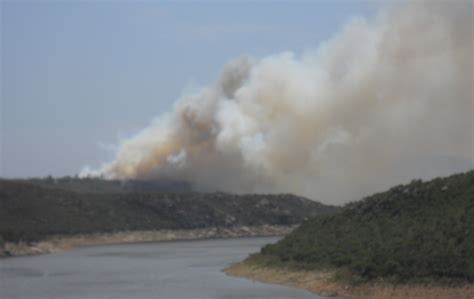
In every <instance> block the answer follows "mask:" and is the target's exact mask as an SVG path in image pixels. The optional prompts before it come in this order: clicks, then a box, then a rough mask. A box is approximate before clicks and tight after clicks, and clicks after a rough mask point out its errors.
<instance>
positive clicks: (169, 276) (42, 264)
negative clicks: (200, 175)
mask: <svg viewBox="0 0 474 299" xmlns="http://www.w3.org/2000/svg"><path fill="white" fill-rule="evenodd" d="M277 240H278V238H239V239H216V240H204V241H176V242H152V243H138V244H120V245H107V246H94V247H83V248H78V249H75V250H72V251H68V252H62V253H56V254H49V255H40V256H30V257H15V258H7V259H2V260H0V298H1V299H13V298H21V299H28V298H34V299H46V298H48V299H56V298H57V299H72V298H80V299H105V298H108V299H122V298H127V299H129V298H133V299H141V298H143V299H145V298H146V299H151V298H156V299H217V298H219V299H249V298H255V299H257V298H258V299H267V298H268V299H279V298H281V299H288V298H298V299H299V298H301V299H303V298H305V299H310V298H311V299H314V298H322V297H318V296H316V295H313V294H311V293H309V292H307V291H304V290H300V289H295V288H289V287H284V286H278V285H271V284H263V283H259V282H254V281H251V280H246V279H242V278H235V277H230V276H227V275H225V274H224V273H223V272H222V269H223V268H225V267H226V266H228V265H229V264H231V263H234V262H237V261H240V260H242V259H244V258H245V257H246V256H248V254H249V253H252V252H256V251H258V250H259V248H260V247H261V246H263V245H264V244H267V243H271V242H275V241H277Z"/></svg>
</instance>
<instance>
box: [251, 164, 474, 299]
mask: <svg viewBox="0 0 474 299" xmlns="http://www.w3.org/2000/svg"><path fill="white" fill-rule="evenodd" d="M246 263H247V264H249V265H257V266H263V267H267V268H268V267H277V268H279V269H287V270H288V271H290V272H291V271H336V272H335V273H336V274H335V276H334V279H336V280H337V279H342V280H346V282H347V281H351V282H368V281H380V280H383V281H390V282H394V283H406V282H422V283H425V282H442V281H444V282H449V283H453V282H467V283H472V282H473V281H474V171H469V172H467V173H462V174H456V175H452V176H449V177H446V178H436V179H433V180H431V181H427V182H422V181H421V180H415V181H412V182H411V183H409V184H406V185H400V186H396V187H394V188H392V189H390V190H388V191H386V192H382V193H378V194H375V195H372V196H369V197H367V198H365V199H363V200H361V201H358V202H353V203H350V204H347V205H346V206H345V207H343V208H342V209H341V210H339V211H338V212H336V213H334V214H331V215H325V216H322V217H316V218H314V219H311V220H309V221H306V222H304V223H303V224H302V225H301V226H300V227H299V228H297V229H296V230H294V231H293V232H292V233H291V234H289V235H288V236H286V237H285V238H284V239H282V240H281V241H279V242H278V243H276V244H273V245H267V246H265V247H264V248H262V249H261V252H260V253H259V254H256V255H254V256H251V257H250V258H249V259H248V260H247V262H246ZM470 290H471V291H470V292H472V291H474V288H472V285H471V287H470ZM472 295H473V296H474V294H472ZM469 298H470V297H469Z"/></svg>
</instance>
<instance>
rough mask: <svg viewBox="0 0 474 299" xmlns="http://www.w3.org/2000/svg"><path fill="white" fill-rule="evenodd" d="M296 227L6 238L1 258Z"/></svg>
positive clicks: (273, 233) (282, 232)
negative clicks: (13, 240) (37, 239)
mask: <svg viewBox="0 0 474 299" xmlns="http://www.w3.org/2000/svg"><path fill="white" fill-rule="evenodd" d="M295 227H296V225H293V226H283V225H261V226H239V227H211V228H197V229H175V230H173V229H163V230H145V231H120V232H114V233H93V234H80V235H72V236H67V235H57V236H51V237H49V238H47V239H45V240H42V241H37V242H18V243H15V242H5V243H4V244H3V245H1V246H0V258H8V257H18V256H32V255H40V254H50V253H56V252H62V251H66V250H71V249H74V248H77V247H84V246H96V245H111V244H125V243H139V242H159V241H178V240H205V239H216V238H241V237H271V236H283V235H286V234H288V233H289V232H291V231H292V230H293V229H294V228H295Z"/></svg>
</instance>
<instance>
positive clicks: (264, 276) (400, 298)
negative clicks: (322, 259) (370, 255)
mask: <svg viewBox="0 0 474 299" xmlns="http://www.w3.org/2000/svg"><path fill="white" fill-rule="evenodd" d="M224 271H225V272H226V273H227V274H228V275H232V276H238V277H245V278H248V279H252V280H256V281H260V282H266V283H274V284H282V285H287V286H292V287H298V288H303V289H306V290H309V291H311V292H313V293H316V294H319V295H321V296H343V297H351V298H364V299H365V298H373V299H474V285H473V284H465V285H462V286H443V285H434V284H397V285H394V284H389V283H381V282H377V283H364V284H358V285H351V284H347V283H343V282H338V281H336V280H335V279H334V272H311V271H293V270H287V269H277V268H266V267H261V266H257V265H255V264H252V263H250V262H248V261H244V262H241V263H238V264H235V265H232V266H231V267H229V268H227V269H225V270H224Z"/></svg>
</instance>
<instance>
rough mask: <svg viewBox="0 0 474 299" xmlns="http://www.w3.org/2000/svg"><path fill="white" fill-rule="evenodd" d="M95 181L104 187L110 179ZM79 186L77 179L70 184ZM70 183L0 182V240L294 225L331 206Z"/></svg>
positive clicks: (298, 199)
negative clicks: (113, 189) (118, 189)
mask: <svg viewBox="0 0 474 299" xmlns="http://www.w3.org/2000/svg"><path fill="white" fill-rule="evenodd" d="M95 184H96V186H101V188H102V187H103V186H107V184H108V183H106V182H96V183H95ZM60 186H61V185H60ZM83 186H85V185H80V184H78V183H77V182H76V185H75V187H74V188H76V187H80V188H84V187H83ZM69 187H70V185H69V186H68V188H64V189H59V188H57V189H55V188H52V187H51V186H50V185H48V186H46V187H45V186H41V185H40V184H32V183H30V182H25V181H19V180H15V181H12V180H0V240H1V239H3V240H5V241H10V242H18V241H39V240H43V239H45V238H47V237H49V236H53V235H63V236H64V235H68V236H70V235H76V234H90V233H108V232H118V231H137V230H158V229H195V228H208V227H223V228H226V227H238V226H259V225H294V224H298V223H300V222H302V221H303V220H304V219H305V218H309V217H314V216H316V215H320V214H324V213H329V212H332V211H334V210H335V208H334V207H331V206H326V205H323V204H320V203H317V202H314V201H310V200H308V199H305V198H301V197H297V196H293V195H287V194H284V195H240V196H239V195H231V194H225V193H197V192H178V193H167V192H138V191H134V192H132V191H129V192H116V193H115V192H104V191H102V192H74V191H70V188H69ZM87 188H89V187H87ZM101 190H104V189H103V188H102V189H101Z"/></svg>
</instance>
